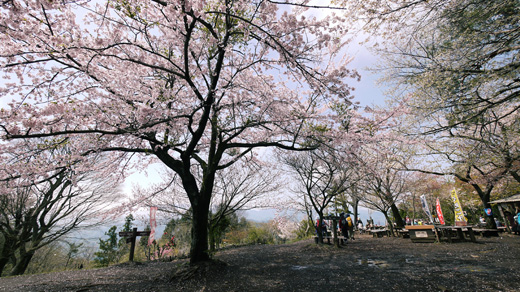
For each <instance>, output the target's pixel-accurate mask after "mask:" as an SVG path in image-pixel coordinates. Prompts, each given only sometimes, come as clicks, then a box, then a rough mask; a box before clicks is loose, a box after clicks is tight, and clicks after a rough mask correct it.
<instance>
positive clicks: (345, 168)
mask: <svg viewBox="0 0 520 292" xmlns="http://www.w3.org/2000/svg"><path fill="white" fill-rule="evenodd" d="M349 155H350V154H349V153H344V152H343V153H342V152H336V151H335V150H334V149H326V146H322V148H321V149H317V150H314V151H311V152H304V153H298V154H294V155H291V156H288V157H285V158H284V163H285V164H286V165H287V166H288V167H289V168H290V169H291V170H292V171H293V173H294V174H295V177H296V179H297V181H298V183H297V185H298V190H299V191H298V193H299V194H301V196H303V197H304V202H305V204H307V203H308V204H309V205H310V206H312V210H314V211H316V214H317V215H318V216H319V223H320V224H319V226H316V233H317V235H318V242H319V243H323V234H322V232H320V230H321V229H322V228H323V217H324V215H325V211H326V210H327V208H328V207H329V206H330V205H332V202H333V200H334V199H335V198H336V197H337V196H338V195H340V194H342V193H344V192H345V191H346V190H347V189H348V188H349V186H350V185H351V184H352V183H353V181H354V180H355V179H356V175H355V174H356V173H355V169H354V167H353V165H352V164H349V163H347V162H348V161H349V159H348V157H349Z"/></svg>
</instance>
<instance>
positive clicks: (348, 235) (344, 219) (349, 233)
mask: <svg viewBox="0 0 520 292" xmlns="http://www.w3.org/2000/svg"><path fill="white" fill-rule="evenodd" d="M338 224H339V230H340V231H341V235H343V237H345V239H346V241H345V242H347V241H348V239H351V240H354V239H355V238H354V229H355V227H357V229H358V230H360V232H361V231H362V230H364V228H363V222H362V221H361V219H359V218H358V219H357V221H356V222H354V219H352V217H351V216H350V214H348V213H341V214H340V215H339V222H338ZM319 228H320V222H319V219H317V220H316V230H319ZM321 232H322V234H323V235H325V234H327V224H326V223H325V222H323V224H321Z"/></svg>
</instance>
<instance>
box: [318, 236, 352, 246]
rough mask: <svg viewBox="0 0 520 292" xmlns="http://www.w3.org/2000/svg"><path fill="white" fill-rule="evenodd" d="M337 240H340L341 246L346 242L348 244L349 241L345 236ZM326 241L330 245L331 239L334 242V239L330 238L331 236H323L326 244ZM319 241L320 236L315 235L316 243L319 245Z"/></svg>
mask: <svg viewBox="0 0 520 292" xmlns="http://www.w3.org/2000/svg"><path fill="white" fill-rule="evenodd" d="M337 238H338V239H339V242H340V244H344V243H345V242H347V239H346V238H345V237H344V236H338V237H337ZM325 239H326V240H327V244H330V241H331V239H332V240H333V239H334V237H333V236H330V235H326V236H323V241H324V242H325ZM318 241H319V238H318V236H316V235H315V236H314V243H318Z"/></svg>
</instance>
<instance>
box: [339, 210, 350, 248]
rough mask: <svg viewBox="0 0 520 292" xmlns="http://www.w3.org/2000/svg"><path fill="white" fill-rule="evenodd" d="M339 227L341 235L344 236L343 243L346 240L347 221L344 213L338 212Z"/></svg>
mask: <svg viewBox="0 0 520 292" xmlns="http://www.w3.org/2000/svg"><path fill="white" fill-rule="evenodd" d="M339 229H340V230H341V235H343V237H344V238H345V240H344V242H345V244H346V243H347V242H348V238H349V236H348V223H347V218H346V217H345V213H340V214H339Z"/></svg>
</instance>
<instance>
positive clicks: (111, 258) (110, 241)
mask: <svg viewBox="0 0 520 292" xmlns="http://www.w3.org/2000/svg"><path fill="white" fill-rule="evenodd" d="M116 229H117V226H115V225H114V226H112V227H110V229H109V230H108V231H107V232H105V235H106V236H108V238H107V239H106V240H103V239H101V238H100V239H99V251H97V252H96V253H94V255H95V258H94V263H95V264H96V266H99V267H106V266H108V265H110V264H111V263H114V262H116V261H117V259H118V243H117V233H116Z"/></svg>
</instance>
